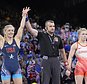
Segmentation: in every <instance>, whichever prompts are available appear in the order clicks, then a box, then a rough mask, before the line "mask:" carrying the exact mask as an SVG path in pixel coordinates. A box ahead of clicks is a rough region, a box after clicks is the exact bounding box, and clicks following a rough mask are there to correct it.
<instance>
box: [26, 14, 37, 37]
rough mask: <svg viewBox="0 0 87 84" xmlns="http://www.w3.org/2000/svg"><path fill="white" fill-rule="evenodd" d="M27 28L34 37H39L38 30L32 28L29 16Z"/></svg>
mask: <svg viewBox="0 0 87 84" xmlns="http://www.w3.org/2000/svg"><path fill="white" fill-rule="evenodd" d="M26 28H27V29H28V31H29V32H30V33H31V34H32V35H33V36H34V37H36V36H37V35H38V31H37V30H36V29H33V28H32V26H31V23H30V21H29V18H28V15H27V18H26Z"/></svg>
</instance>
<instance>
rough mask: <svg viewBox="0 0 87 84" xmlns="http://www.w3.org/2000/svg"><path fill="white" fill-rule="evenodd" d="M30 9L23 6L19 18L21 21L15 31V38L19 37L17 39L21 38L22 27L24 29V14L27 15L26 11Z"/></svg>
mask: <svg viewBox="0 0 87 84" xmlns="http://www.w3.org/2000/svg"><path fill="white" fill-rule="evenodd" d="M29 10H30V9H29V8H27V7H26V8H23V10H22V20H21V23H20V27H19V29H18V31H17V34H16V36H15V37H16V39H19V40H21V38H22V34H23V29H24V27H25V20H26V15H27V13H28V11H29Z"/></svg>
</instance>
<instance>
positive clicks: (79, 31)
mask: <svg viewBox="0 0 87 84" xmlns="http://www.w3.org/2000/svg"><path fill="white" fill-rule="evenodd" d="M82 31H86V32H87V29H86V28H80V29H79V30H78V31H77V32H78V35H79V34H80V33H81V32H82Z"/></svg>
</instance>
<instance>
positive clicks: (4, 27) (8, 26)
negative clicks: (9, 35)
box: [3, 25, 15, 34]
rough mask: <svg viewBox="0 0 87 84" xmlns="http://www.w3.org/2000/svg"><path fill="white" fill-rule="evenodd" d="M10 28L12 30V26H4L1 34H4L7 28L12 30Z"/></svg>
mask: <svg viewBox="0 0 87 84" xmlns="http://www.w3.org/2000/svg"><path fill="white" fill-rule="evenodd" d="M12 27H13V28H14V26H13V25H6V26H5V27H4V29H3V34H5V32H6V30H7V28H12ZM14 29H15V28H14Z"/></svg>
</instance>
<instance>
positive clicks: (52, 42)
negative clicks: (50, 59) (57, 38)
mask: <svg viewBox="0 0 87 84" xmlns="http://www.w3.org/2000/svg"><path fill="white" fill-rule="evenodd" d="M48 36H49V39H50V41H51V45H52V47H53V49H54V43H55V42H54V37H53V40H52V38H51V37H50V35H48Z"/></svg>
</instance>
